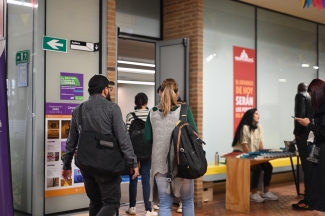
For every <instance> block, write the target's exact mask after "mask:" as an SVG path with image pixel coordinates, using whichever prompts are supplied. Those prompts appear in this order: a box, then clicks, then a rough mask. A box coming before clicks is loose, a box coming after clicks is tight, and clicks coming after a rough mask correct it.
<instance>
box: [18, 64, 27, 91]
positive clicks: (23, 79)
mask: <svg viewBox="0 0 325 216" xmlns="http://www.w3.org/2000/svg"><path fill="white" fill-rule="evenodd" d="M27 86H28V64H27V63H21V64H18V87H27Z"/></svg>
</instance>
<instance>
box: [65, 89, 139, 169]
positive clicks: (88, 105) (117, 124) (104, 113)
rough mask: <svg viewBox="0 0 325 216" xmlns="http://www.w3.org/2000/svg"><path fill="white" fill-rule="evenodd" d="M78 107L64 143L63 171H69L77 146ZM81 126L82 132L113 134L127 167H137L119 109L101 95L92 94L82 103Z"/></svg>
mask: <svg viewBox="0 0 325 216" xmlns="http://www.w3.org/2000/svg"><path fill="white" fill-rule="evenodd" d="M78 118H79V106H77V107H76V108H75V109H74V110H73V113H72V119H71V124H70V133H69V137H68V139H67V143H66V154H65V155H63V156H62V161H63V169H64V170H71V161H72V158H73V155H74V152H75V150H76V148H77V145H78V139H79V131H78V126H79V122H78ZM82 125H83V128H82V129H83V130H84V131H96V132H98V133H102V134H113V136H115V137H116V139H117V140H118V143H119V145H120V149H121V151H122V152H123V154H124V158H125V160H126V163H127V165H129V166H130V167H133V168H135V167H137V157H136V156H135V154H134V151H133V147H132V143H131V140H130V137H129V134H128V133H127V130H126V126H125V123H124V122H123V118H122V112H121V109H120V107H119V106H118V105H117V104H115V103H113V102H111V101H108V100H106V98H104V97H103V96H102V95H101V94H94V95H91V96H90V97H89V99H88V100H87V101H85V102H84V105H83V109H82Z"/></svg>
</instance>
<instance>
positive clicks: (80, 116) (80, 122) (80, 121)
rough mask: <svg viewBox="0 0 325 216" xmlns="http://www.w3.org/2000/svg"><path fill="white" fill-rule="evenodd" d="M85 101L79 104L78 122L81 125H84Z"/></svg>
mask: <svg viewBox="0 0 325 216" xmlns="http://www.w3.org/2000/svg"><path fill="white" fill-rule="evenodd" d="M83 105H84V103H82V104H80V106H79V117H78V124H79V127H80V126H82V107H83Z"/></svg>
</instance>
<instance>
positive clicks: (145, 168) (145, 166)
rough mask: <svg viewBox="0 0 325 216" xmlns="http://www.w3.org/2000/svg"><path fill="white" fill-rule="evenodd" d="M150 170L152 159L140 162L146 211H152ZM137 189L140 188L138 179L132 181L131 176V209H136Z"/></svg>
mask: <svg viewBox="0 0 325 216" xmlns="http://www.w3.org/2000/svg"><path fill="white" fill-rule="evenodd" d="M150 169H151V159H148V160H140V175H141V179H142V180H141V181H142V192H143V201H144V206H145V208H146V211H151V202H149V196H150V189H151V188H150ZM137 187H138V177H136V178H135V179H132V175H130V184H129V199H130V200H129V201H130V207H135V205H136V202H137V201H136V198H137Z"/></svg>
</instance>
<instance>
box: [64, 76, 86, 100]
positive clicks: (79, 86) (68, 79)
mask: <svg viewBox="0 0 325 216" xmlns="http://www.w3.org/2000/svg"><path fill="white" fill-rule="evenodd" d="M60 99H61V100H83V99H84V75H83V74H78V73H66V72H61V73H60Z"/></svg>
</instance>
